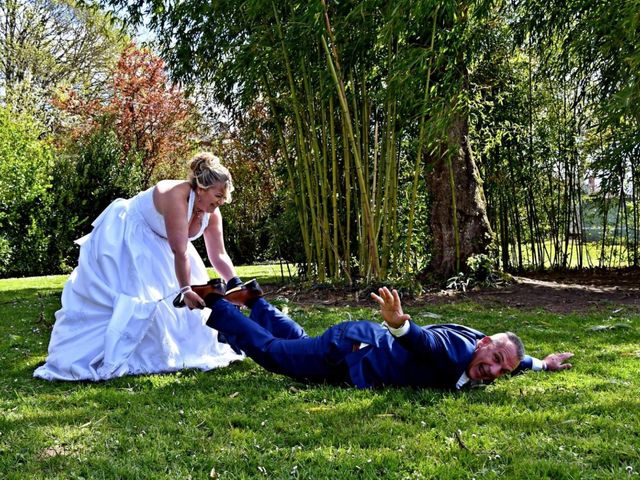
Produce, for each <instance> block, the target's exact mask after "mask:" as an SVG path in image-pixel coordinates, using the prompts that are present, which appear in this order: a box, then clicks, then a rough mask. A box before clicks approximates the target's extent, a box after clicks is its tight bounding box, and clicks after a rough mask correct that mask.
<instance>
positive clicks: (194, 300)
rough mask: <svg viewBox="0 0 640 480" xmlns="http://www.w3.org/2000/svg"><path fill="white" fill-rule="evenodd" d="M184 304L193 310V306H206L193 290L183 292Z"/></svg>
mask: <svg viewBox="0 0 640 480" xmlns="http://www.w3.org/2000/svg"><path fill="white" fill-rule="evenodd" d="M184 304H185V305H186V306H187V307H188V308H189V310H193V309H194V308H204V307H205V306H206V305H205V303H204V300H202V298H200V295H198V294H197V293H196V292H194V291H193V290H189V291H188V292H185V294H184Z"/></svg>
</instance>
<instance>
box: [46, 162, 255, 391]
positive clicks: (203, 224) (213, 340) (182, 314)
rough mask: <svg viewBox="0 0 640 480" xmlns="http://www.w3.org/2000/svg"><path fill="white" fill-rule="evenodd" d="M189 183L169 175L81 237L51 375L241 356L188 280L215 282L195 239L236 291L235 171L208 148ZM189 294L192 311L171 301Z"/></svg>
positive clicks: (165, 368) (210, 363)
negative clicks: (230, 221) (228, 216)
mask: <svg viewBox="0 0 640 480" xmlns="http://www.w3.org/2000/svg"><path fill="white" fill-rule="evenodd" d="M189 169H190V171H189V177H188V180H187V181H182V180H163V181H160V182H159V183H158V184H157V185H155V186H153V187H151V188H149V189H148V190H145V191H143V192H141V193H139V194H138V195H136V196H135V197H133V198H131V199H128V200H123V199H118V200H115V201H114V202H113V203H112V204H111V205H109V207H107V208H106V210H104V211H103V212H102V213H101V214H100V216H98V218H97V219H96V220H95V221H94V222H93V231H92V232H91V233H89V234H88V235H86V236H84V237H82V238H81V239H79V240H77V243H78V244H79V245H80V259H79V261H78V266H77V267H76V269H75V270H74V271H73V273H72V274H71V276H70V277H69V279H68V281H67V283H66V284H65V286H64V290H63V291H62V308H61V309H60V310H58V311H57V312H56V322H55V325H54V326H53V332H52V333H51V341H50V343H49V355H48V357H47V360H46V363H45V364H44V365H42V366H40V367H38V368H37V369H36V370H35V372H34V376H35V377H39V378H43V379H45V380H93V381H98V380H107V379H110V378H114V377H120V376H123V375H138V374H146V373H157V372H171V371H176V370H180V369H183V368H197V369H201V370H209V369H212V368H216V367H221V366H225V365H228V364H229V363H230V362H232V361H234V360H239V359H242V358H243V357H242V356H240V355H238V354H236V353H235V352H234V351H233V350H232V349H231V347H229V346H228V345H227V344H224V343H219V342H218V339H217V332H215V331H214V330H212V329H211V328H209V327H207V326H206V325H205V324H204V321H205V320H206V315H205V313H209V311H208V310H207V311H206V312H203V311H202V308H203V307H204V301H203V299H202V298H200V297H199V296H198V294H197V293H196V292H194V291H192V290H191V289H190V287H189V285H191V284H202V283H206V282H207V281H208V279H209V278H208V275H207V271H206V269H205V266H204V263H203V262H202V259H201V258H200V256H199V255H198V253H197V251H196V249H195V248H194V246H193V245H192V244H191V241H192V240H194V239H196V238H198V237H200V236H204V241H205V245H206V249H207V256H208V257H209V260H210V261H211V264H212V265H213V267H214V268H215V270H216V271H217V272H218V274H219V275H220V276H221V277H222V278H223V279H224V280H226V281H227V288H228V289H231V288H234V287H236V286H238V285H240V284H241V280H240V279H239V278H238V277H237V275H236V272H235V269H234V266H233V263H232V261H231V258H230V257H229V255H228V254H227V252H226V250H225V246H224V239H223V231H222V216H221V215H220V210H219V208H218V207H220V206H221V205H223V204H224V203H226V202H229V201H230V199H231V192H232V191H233V183H232V180H231V175H230V174H229V171H228V170H227V169H226V168H225V167H223V166H222V165H221V164H220V161H219V160H218V159H217V158H216V157H215V156H213V155H211V154H210V153H200V154H198V155H196V156H195V157H194V158H193V159H192V160H191V162H190V164H189ZM178 293H181V294H183V301H184V303H185V304H186V306H187V307H189V308H188V309H186V308H182V309H176V308H175V307H173V305H172V303H171V300H172V299H173V297H175V296H176V294H178Z"/></svg>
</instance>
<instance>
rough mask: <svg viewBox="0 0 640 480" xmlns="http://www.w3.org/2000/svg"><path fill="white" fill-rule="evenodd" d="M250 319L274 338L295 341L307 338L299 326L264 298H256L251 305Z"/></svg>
mask: <svg viewBox="0 0 640 480" xmlns="http://www.w3.org/2000/svg"><path fill="white" fill-rule="evenodd" d="M250 318H251V319H252V320H253V321H254V322H256V323H257V324H258V325H260V326H262V327H264V328H266V329H267V330H269V331H270V332H271V333H272V334H273V336H274V337H276V338H286V339H295V338H305V337H307V336H308V335H307V334H306V333H305V331H304V329H303V328H302V327H301V326H300V325H298V324H297V323H296V322H294V321H293V320H292V319H291V318H290V317H289V316H287V315H285V314H284V313H282V312H281V311H280V310H279V309H277V308H276V307H274V306H273V305H271V304H270V303H269V302H267V301H266V300H265V299H264V298H258V299H257V300H256V302H255V303H254V304H253V306H252V307H251V315H250Z"/></svg>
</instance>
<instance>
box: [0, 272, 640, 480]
mask: <svg viewBox="0 0 640 480" xmlns="http://www.w3.org/2000/svg"><path fill="white" fill-rule="evenodd" d="M260 273H261V271H257V272H256V273H255V275H257V276H258V277H259V278H260ZM241 274H242V275H243V277H244V278H250V277H251V276H253V275H254V274H253V273H252V274H246V272H243V271H241ZM274 275H275V276H277V275H279V273H275V274H274ZM64 279H65V277H61V276H58V277H42V278H27V279H12V280H0V413H1V415H0V472H1V473H0V477H1V478H3V479H26V478H47V479H54V478H58V479H80V478H84V479H94V478H99V479H101V478H106V479H116V478H119V479H154V478H167V479H189V478H191V479H209V478H215V479H239V478H279V479H280V478H282V479H288V478H307V479H324V478H326V479H343V478H345V479H346V478H363V479H379V478H399V479H400V478H437V479H454V478H455V479H458V478H459V479H471V478H477V479H486V478H489V479H491V478H517V479H521V478H530V479H541V478H549V479H589V478H598V479H600V478H611V479H619V478H638V475H639V471H640V451H639V450H640V436H639V435H640V418H639V417H640V388H639V386H640V315H639V314H638V313H637V312H635V313H634V312H631V311H630V310H628V309H626V308H625V307H618V306H616V305H601V306H600V307H599V309H598V311H593V312H592V313H589V314H580V315H564V316H560V315H556V314H549V313H546V312H542V311H531V310H529V311H521V310H509V309H505V308H500V307H495V306H494V307H487V306H482V305H479V304H474V303H471V302H468V301H467V302H461V303H457V304H454V305H440V306H433V307H432V308H429V309H428V312H427V311H425V310H424V309H423V310H420V311H414V310H409V313H411V314H413V316H414V319H415V320H416V321H417V322H418V323H432V322H434V321H437V322H458V323H465V324H468V325H470V326H473V327H476V328H478V329H480V330H483V331H485V332H487V333H493V332H495V331H500V330H504V329H510V330H514V331H516V332H518V333H519V334H520V335H521V337H522V338H523V340H524V341H525V344H526V345H527V346H528V351H529V353H531V354H533V355H539V356H542V355H544V354H545V353H549V352H551V351H563V350H572V351H574V352H575V353H576V357H575V359H574V361H573V364H574V369H573V370H571V371H568V372H563V373H559V374H547V373H528V374H526V375H522V376H519V377H515V378H511V379H505V380H500V381H498V382H496V383H494V384H493V385H491V386H488V387H486V388H483V389H477V390H473V391H468V392H462V393H451V392H440V391H432V390H412V389H388V390H380V391H358V390H354V389H348V388H339V387H328V386H316V385H305V384H301V383H298V382H295V381H293V380H290V379H288V378H284V377H279V376H276V375H272V374H270V373H267V372H265V371H263V370H262V369H260V368H259V367H258V366H257V365H256V364H255V363H253V362H252V361H251V360H246V361H244V362H239V363H236V364H233V365H232V366H230V367H228V368H223V369H219V370H214V371H210V372H199V371H184V372H181V373H176V374H169V375H154V376H141V377H127V378H121V379H117V380H113V381H109V382H104V383H97V384H94V383H48V382H45V381H41V380H35V379H33V378H32V377H31V375H32V372H33V370H34V368H35V367H36V366H38V365H39V364H41V363H42V362H43V361H44V359H45V356H46V349H47V344H48V341H49V335H50V331H51V325H52V322H53V313H54V311H55V310H56V309H57V308H59V301H60V300H59V298H60V291H61V288H62V283H63V281H64ZM278 302H279V303H280V305H281V306H282V307H283V308H287V309H288V310H289V313H290V314H291V315H292V316H293V317H294V318H296V319H298V320H299V321H300V323H301V324H302V325H303V326H304V327H305V328H306V329H307V331H308V332H309V333H319V332H321V331H322V330H323V329H324V328H325V327H327V326H329V325H331V324H332V323H335V322H338V321H341V320H344V319H346V318H349V317H351V318H364V319H375V320H377V315H376V312H375V310H374V308H373V305H372V306H371V308H366V309H356V308H349V307H345V308H330V307H305V308H304V309H302V308H301V307H300V306H297V305H295V304H293V303H291V302H287V301H286V300H284V299H279V300H278ZM426 313H428V314H426ZM436 316H439V317H437V319H436V320H434V318H433V317H436Z"/></svg>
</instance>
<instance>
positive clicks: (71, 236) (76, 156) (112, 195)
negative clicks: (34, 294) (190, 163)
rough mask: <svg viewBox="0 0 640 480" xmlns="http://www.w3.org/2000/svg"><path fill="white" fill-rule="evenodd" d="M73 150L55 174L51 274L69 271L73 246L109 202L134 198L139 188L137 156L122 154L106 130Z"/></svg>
mask: <svg viewBox="0 0 640 480" xmlns="http://www.w3.org/2000/svg"><path fill="white" fill-rule="evenodd" d="M77 148H78V150H77V151H76V152H72V153H71V154H69V155H65V156H61V157H59V158H58V159H57V161H56V164H55V168H54V171H53V178H54V182H53V188H52V191H51V196H52V208H51V212H50V215H49V219H48V231H49V233H50V235H51V236H52V237H54V238H56V239H57V240H56V242H55V244H52V245H51V246H50V248H49V250H48V257H49V262H50V266H49V268H50V270H51V271H56V272H64V271H69V270H70V268H71V266H72V265H74V264H75V263H76V261H77V255H78V249H77V247H76V246H75V244H74V243H73V242H74V240H75V239H77V238H79V237H82V236H83V235H85V234H87V233H89V232H90V231H91V228H92V227H91V223H92V222H93V220H94V219H95V218H96V217H97V216H98V215H99V214H100V213H101V212H102V211H103V210H104V209H105V208H106V207H107V206H108V205H109V204H110V203H111V202H112V201H113V200H115V199H116V198H129V197H131V196H133V195H135V194H136V193H138V192H139V191H140V189H141V185H142V169H141V166H140V162H139V160H138V158H137V157H136V156H135V155H132V158H126V157H125V156H124V154H123V151H122V146H121V144H120V143H119V141H118V139H117V137H116V135H115V133H114V132H113V131H112V130H110V129H109V128H107V127H103V128H101V129H98V130H96V131H95V132H94V133H93V134H92V135H90V136H89V137H88V138H87V139H86V140H85V141H84V142H82V143H80V144H79V145H78V147H77ZM123 158H124V159H125V160H124V161H123Z"/></svg>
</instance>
